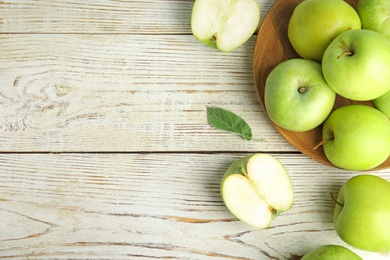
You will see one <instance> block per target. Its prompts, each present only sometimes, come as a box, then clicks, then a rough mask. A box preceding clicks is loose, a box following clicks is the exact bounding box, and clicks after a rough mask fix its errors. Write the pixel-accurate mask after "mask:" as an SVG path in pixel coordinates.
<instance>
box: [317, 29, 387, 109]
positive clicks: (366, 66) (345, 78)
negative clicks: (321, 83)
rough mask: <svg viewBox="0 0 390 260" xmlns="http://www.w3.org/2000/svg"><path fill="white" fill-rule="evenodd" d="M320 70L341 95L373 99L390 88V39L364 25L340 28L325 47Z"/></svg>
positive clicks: (349, 97)
mask: <svg viewBox="0 0 390 260" xmlns="http://www.w3.org/2000/svg"><path fill="white" fill-rule="evenodd" d="M322 71H323V74H324V77H325V79H326V81H327V82H328V84H329V86H330V87H331V88H332V89H333V90H334V91H335V92H336V93H337V94H339V95H340V96H342V97H344V98H347V99H351V100H357V101H368V100H372V99H376V98H378V97H379V96H381V95H383V94H385V93H386V92H387V91H389V90H390V84H389V82H390V41H389V40H388V39H387V38H386V37H385V36H383V35H382V34H380V33H378V32H374V31H370V30H365V29H361V30H350V31H346V32H343V33H342V34H340V35H339V36H337V37H336V38H335V39H334V40H333V41H332V43H331V44H330V45H329V46H328V48H327V49H326V51H325V53H324V57H323V59H322Z"/></svg>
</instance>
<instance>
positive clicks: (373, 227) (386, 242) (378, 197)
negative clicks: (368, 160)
mask: <svg viewBox="0 0 390 260" xmlns="http://www.w3.org/2000/svg"><path fill="white" fill-rule="evenodd" d="M389 198H390V182H389V181H387V180H385V179H383V178H380V177H378V176H374V175H369V174H362V175H357V176H354V177H352V178H350V179H349V180H347V181H346V182H345V183H344V184H343V185H342V187H341V189H340V191H339V194H338V197H337V204H336V207H335V210H334V215H333V221H334V226H335V229H336V232H337V234H338V235H339V236H340V238H341V239H342V240H343V241H344V242H346V243H347V244H349V245H351V246H353V247H355V248H358V249H361V250H365V251H370V252H379V253H387V252H390V221H389V220H390V203H389Z"/></svg>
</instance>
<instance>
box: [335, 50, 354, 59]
mask: <svg viewBox="0 0 390 260" xmlns="http://www.w3.org/2000/svg"><path fill="white" fill-rule="evenodd" d="M352 55H353V52H352V51H346V52H344V53H342V54H341V55H339V56H337V59H341V58H343V57H344V56H352Z"/></svg>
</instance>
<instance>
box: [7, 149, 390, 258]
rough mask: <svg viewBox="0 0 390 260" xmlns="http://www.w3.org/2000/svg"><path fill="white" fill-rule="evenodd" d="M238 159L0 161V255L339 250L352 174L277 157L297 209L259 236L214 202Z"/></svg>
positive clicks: (43, 157)
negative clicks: (339, 197) (339, 219)
mask: <svg viewBox="0 0 390 260" xmlns="http://www.w3.org/2000/svg"><path fill="white" fill-rule="evenodd" d="M244 155H245V154H204V155H202V154H31V155H30V154H8V155H7V154H0V179H1V185H0V218H1V219H2V221H1V222H0V230H2V232H0V257H2V258H3V257H4V258H8V259H14V258H18V259H20V258H30V259H41V258H67V259H69V258H72V259H83V258H84V259H85V258H89V259H91V258H95V259H96V258H98V259H101V258H110V259H119V258H128V259H129V258H130V259H151V258H169V259H204V258H208V257H213V259H214V258H215V259H288V258H289V257H290V255H291V254H303V253H305V252H306V251H308V250H311V249H313V248H315V247H317V246H319V245H322V244H325V243H337V244H342V245H344V243H343V242H342V241H340V239H339V238H338V236H337V234H336V233H335V231H334V229H333V224H332V212H333V207H334V202H333V201H332V199H331V197H330V192H333V193H337V191H338V189H339V188H340V186H341V185H342V183H344V181H346V180H347V179H348V178H350V177H351V176H353V175H355V174H356V173H354V172H347V171H339V170H337V169H335V168H326V171H324V168H323V167H322V164H320V163H318V162H315V161H313V160H311V159H309V158H307V157H306V156H303V155H282V154H275V156H276V158H278V159H279V160H280V161H281V162H282V163H283V164H284V165H285V167H286V169H287V170H288V171H289V173H290V176H291V180H292V182H293V185H294V191H295V202H294V206H293V208H292V209H291V210H290V211H288V212H286V213H284V214H282V215H280V216H279V217H278V218H276V219H275V221H274V222H273V223H272V226H271V227H270V228H269V229H267V230H256V229H254V228H251V227H250V226H247V225H246V224H243V223H242V222H240V221H237V220H236V219H235V218H234V217H233V216H232V215H231V214H230V213H229V212H228V210H227V209H226V207H225V206H224V205H223V203H222V201H221V198H220V195H219V182H220V180H221V178H222V175H223V173H224V171H225V170H226V169H227V167H228V166H229V165H230V163H232V162H233V161H234V160H236V159H238V158H241V157H242V156H244ZM38 162H39V163H38ZM303 165H304V166H305V167H302V166H303ZM372 174H379V172H373V173H372ZM380 174H381V176H382V177H385V178H387V179H390V174H389V173H385V174H383V173H380ZM355 251H356V252H357V253H359V254H360V255H361V256H364V257H366V258H364V259H385V257H380V255H377V254H370V253H365V252H361V251H357V250H355ZM370 257H371V258H370ZM372 257H375V258H372Z"/></svg>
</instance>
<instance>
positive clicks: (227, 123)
mask: <svg viewBox="0 0 390 260" xmlns="http://www.w3.org/2000/svg"><path fill="white" fill-rule="evenodd" d="M207 120H208V122H209V124H210V125H211V126H213V127H215V128H217V129H220V130H224V131H229V132H233V133H237V134H239V135H241V137H242V138H244V139H245V140H247V141H250V140H251V139H252V129H251V128H250V126H249V125H248V124H247V123H246V122H245V121H244V120H243V119H242V118H241V117H239V116H238V115H236V114H234V113H233V112H230V111H228V110H225V109H222V108H218V107H207Z"/></svg>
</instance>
